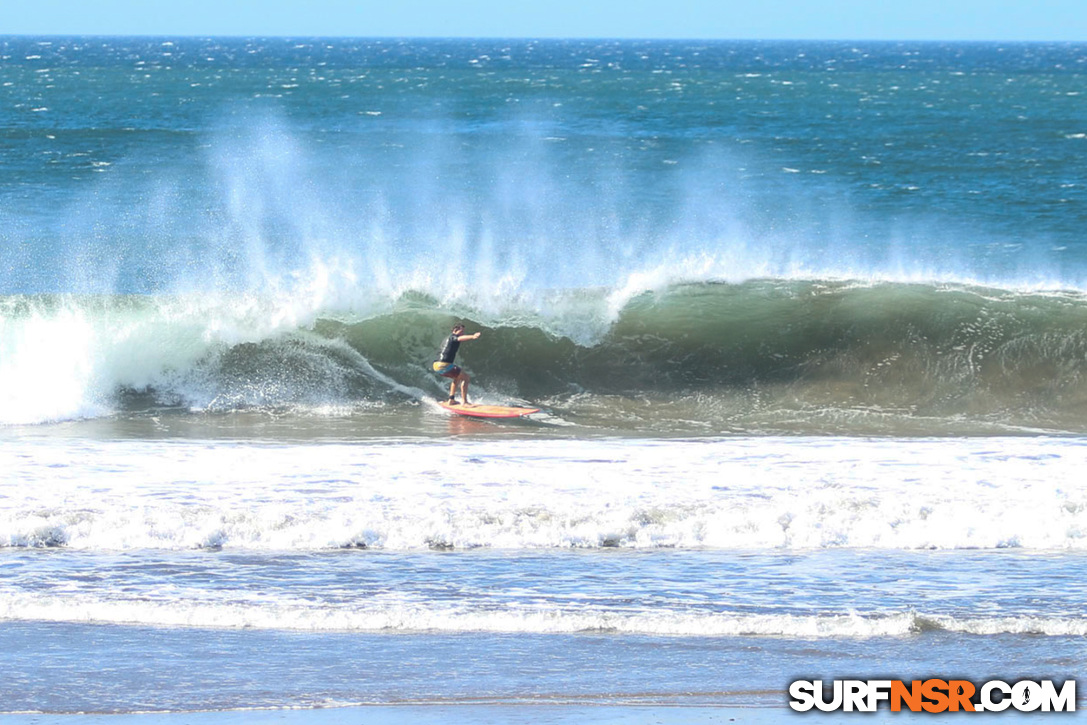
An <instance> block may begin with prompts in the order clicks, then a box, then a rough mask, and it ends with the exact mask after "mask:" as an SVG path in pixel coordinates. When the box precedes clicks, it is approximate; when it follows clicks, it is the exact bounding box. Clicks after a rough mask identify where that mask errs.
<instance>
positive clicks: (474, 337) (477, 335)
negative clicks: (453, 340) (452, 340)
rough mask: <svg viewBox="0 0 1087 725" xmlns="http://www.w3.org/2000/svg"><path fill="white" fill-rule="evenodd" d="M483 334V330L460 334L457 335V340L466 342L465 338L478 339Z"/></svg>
mask: <svg viewBox="0 0 1087 725" xmlns="http://www.w3.org/2000/svg"><path fill="white" fill-rule="evenodd" d="M482 334H483V333H482V332H477V333H475V334H474V335H459V336H458V337H457V342H464V341H465V340H478V339H479V336H480V335H482Z"/></svg>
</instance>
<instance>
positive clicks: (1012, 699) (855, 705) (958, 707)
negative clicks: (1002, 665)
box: [789, 679, 1076, 712]
mask: <svg viewBox="0 0 1087 725" xmlns="http://www.w3.org/2000/svg"><path fill="white" fill-rule="evenodd" d="M789 697H790V699H789V707H791V708H792V709H794V710H796V711H797V712H808V711H809V710H811V709H812V708H815V709H816V710H820V711H822V712H834V711H841V712H875V711H876V710H877V709H879V707H880V705H881V703H887V706H888V707H889V708H890V709H891V711H892V712H899V711H901V710H910V711H912V712H1003V711H1004V710H1007V709H1008V708H1012V709H1013V710H1018V711H1019V712H1075V711H1076V681H1075V680H1073V679H1069V680H1065V681H1064V682H1063V683H1062V684H1061V685H1060V686H1059V687H1058V686H1057V684H1056V683H1055V682H1054V681H1053V680H1038V681H1034V680H1020V681H1018V682H1014V683H1008V682H1004V681H1002V680H991V681H989V682H986V683H984V684H982V685H981V686H977V685H975V684H974V683H972V682H970V681H969V680H939V679H928V680H913V681H911V682H908V683H907V682H903V681H902V680H834V681H833V684H832V686H831V687H830V688H829V692H828V691H825V689H824V687H823V681H822V680H797V681H796V682H793V683H792V684H791V685H789Z"/></svg>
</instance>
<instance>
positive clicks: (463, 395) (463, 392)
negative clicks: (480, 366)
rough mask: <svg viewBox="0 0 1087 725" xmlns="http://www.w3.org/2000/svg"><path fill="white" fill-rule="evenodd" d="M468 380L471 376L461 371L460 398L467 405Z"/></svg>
mask: <svg viewBox="0 0 1087 725" xmlns="http://www.w3.org/2000/svg"><path fill="white" fill-rule="evenodd" d="M469 380H471V378H469V377H468V373H461V374H460V399H461V400H462V401H463V402H464V404H465V405H469V403H468V381H469Z"/></svg>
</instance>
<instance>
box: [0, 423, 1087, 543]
mask: <svg viewBox="0 0 1087 725" xmlns="http://www.w3.org/2000/svg"><path fill="white" fill-rule="evenodd" d="M122 451H123V457H119V454H120V453H121V452H122ZM1085 458H1087V448H1085V447H1084V444H1083V441H1082V440H1080V439H1075V440H1060V439H1042V440H1034V439H990V440H985V439H982V440H978V441H971V440H948V441H939V440H927V441H926V440H916V441H910V442H909V443H908V444H905V445H903V446H901V447H896V448H893V449H890V450H889V449H888V448H887V447H886V446H884V445H882V444H881V443H880V442H879V441H865V440H863V439H858V440H851V441H846V440H839V439H826V440H820V439H813V440H811V441H802V442H796V441H791V440H789V439H774V438H765V439H759V438H755V439H734V440H707V441H671V442H668V441H643V442H641V443H634V442H623V441H546V440H537V441H532V440H525V441H505V442H502V443H485V442H468V441H464V442H461V443H459V444H457V445H450V444H439V443H426V442H416V443H410V444H409V443H401V444H368V445H334V444H325V445H316V446H312V445H311V446H304V445H289V444H283V445H247V444H240V443H238V444H226V445H220V446H217V447H213V448H210V449H209V448H207V447H205V446H203V445H201V444H200V443H198V442H193V443H182V442H159V443H155V442H117V443H110V442H82V443H73V444H72V447H71V448H68V447H66V446H57V445H56V444H52V443H34V442H26V443H23V444H20V446H18V447H17V448H16V447H10V448H9V449H8V450H7V451H4V452H0V463H2V465H3V470H4V471H5V472H6V473H5V475H4V478H3V479H0V480H2V488H0V491H2V490H7V491H10V492H11V494H12V495H10V496H8V497H7V498H4V499H2V502H0V546H8V547H51V546H62V547H66V548H70V549H85V550H134V549H173V550H185V549H201V548H203V549H219V548H222V549H228V550H263V551H267V550H285V551H316V550H323V549H337V548H370V549H385V550H420V549H422V550H425V549H447V548H456V549H470V548H477V547H487V548H498V549H524V548H530V549H531V548H544V549H547V548H561V549H568V548H588V549H599V548H612V547H619V548H633V549H659V548H676V547H680V548H710V549H738V550H743V549H756V550H757V549H770V550H807V549H824V548H828V549H836V548H876V549H999V548H1018V549H1029V550H1061V549H1074V550H1082V549H1085V548H1087V491H1085V490H1084V488H1083V487H1082V486H1080V485H1079V484H1078V483H1077V481H1079V480H1080V477H1079V473H1078V472H1079V470H1080V467H1082V466H1083V465H1084V463H1085V462H1087V461H1085ZM681 462H682V463H681ZM16 492H18V495H14V494H15V493H16Z"/></svg>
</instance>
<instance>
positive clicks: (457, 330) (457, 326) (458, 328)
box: [453, 322, 464, 335]
mask: <svg viewBox="0 0 1087 725" xmlns="http://www.w3.org/2000/svg"><path fill="white" fill-rule="evenodd" d="M460 332H464V325H462V324H460V323H459V322H458V323H457V324H455V325H453V334H454V335H456V334H457V333H460Z"/></svg>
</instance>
